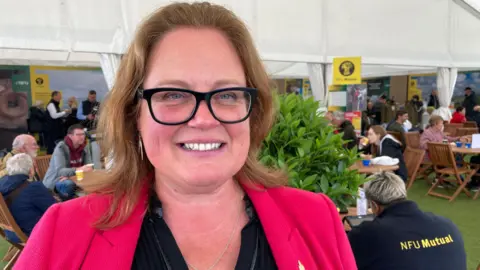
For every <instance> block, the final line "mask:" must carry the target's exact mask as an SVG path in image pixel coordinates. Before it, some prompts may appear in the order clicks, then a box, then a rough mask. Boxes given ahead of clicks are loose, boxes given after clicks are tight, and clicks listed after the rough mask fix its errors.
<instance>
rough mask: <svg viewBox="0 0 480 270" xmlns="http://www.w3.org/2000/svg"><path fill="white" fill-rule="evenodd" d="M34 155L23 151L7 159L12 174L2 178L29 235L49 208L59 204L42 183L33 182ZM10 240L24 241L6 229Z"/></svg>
mask: <svg viewBox="0 0 480 270" xmlns="http://www.w3.org/2000/svg"><path fill="white" fill-rule="evenodd" d="M33 164H34V162H33V160H32V157H31V156H30V155H28V154H25V153H20V154H17V155H15V156H13V157H12V158H10V159H9V160H8V161H7V172H8V174H7V175H6V176H4V177H2V178H0V192H1V193H2V196H3V197H4V199H5V202H6V203H7V206H8V209H9V210H10V212H11V213H12V216H13V218H14V219H15V222H16V223H17V224H18V226H19V227H20V229H21V230H22V231H23V232H24V233H25V234H26V235H27V236H29V235H30V234H31V233H32V230H33V227H35V225H36V224H37V222H38V221H39V220H40V218H41V217H42V216H43V214H44V213H45V212H46V211H47V209H48V208H49V207H50V206H52V205H53V204H54V203H56V200H55V199H54V197H53V196H52V194H51V193H50V191H49V190H48V189H47V188H46V187H45V186H44V185H43V184H42V182H30V180H31V179H32V177H33V175H34V165H33ZM6 235H7V239H9V240H11V241H13V242H17V243H18V242H20V241H19V239H18V237H17V236H16V235H15V233H13V232H10V231H6Z"/></svg>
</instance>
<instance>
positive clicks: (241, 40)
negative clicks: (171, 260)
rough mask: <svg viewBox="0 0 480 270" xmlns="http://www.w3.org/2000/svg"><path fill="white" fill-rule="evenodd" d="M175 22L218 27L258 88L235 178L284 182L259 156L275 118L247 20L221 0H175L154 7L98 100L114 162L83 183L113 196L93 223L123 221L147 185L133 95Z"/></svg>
mask: <svg viewBox="0 0 480 270" xmlns="http://www.w3.org/2000/svg"><path fill="white" fill-rule="evenodd" d="M179 27H193V28H214V29H217V30H218V31H221V32H222V33H223V34H224V35H225V36H226V37H227V38H228V39H229V41H230V42H231V43H232V45H233V46H234V47H235V49H236V51H237V53H238V55H239V57H240V59H241V62H242V65H243V68H244V72H245V76H246V79H247V86H248V87H254V88H257V89H258V98H257V100H256V101H255V103H254V106H253V110H252V113H251V115H250V141H251V144H250V150H249V153H248V157H247V160H246V162H245V165H244V166H243V168H242V169H241V170H240V172H239V173H238V175H236V179H239V180H240V179H241V181H242V182H243V183H248V184H260V185H263V186H265V187H273V186H279V185H283V184H285V183H286V180H287V178H286V176H285V174H283V173H282V172H279V171H273V170H270V169H267V168H265V167H264V166H262V165H261V164H260V163H259V162H258V160H257V155H258V151H259V149H260V147H261V145H262V141H263V139H264V138H265V136H266V135H267V134H268V132H269V130H270V128H271V126H272V124H273V122H274V120H275V119H274V108H273V99H272V91H271V88H270V80H269V77H268V75H267V73H266V71H265V68H264V67H263V64H262V61H261V59H260V57H259V55H258V53H257V51H256V49H255V46H254V43H253V40H252V37H251V35H250V33H249V31H248V30H247V28H246V26H245V25H244V23H243V22H242V21H241V20H240V19H239V18H238V17H237V16H236V15H235V14H234V13H233V12H231V11H229V10H227V9H225V8H224V7H221V6H219V5H214V4H210V3H206V2H204V3H192V4H189V3H174V4H171V5H168V6H166V7H164V8H161V9H159V10H157V11H155V12H154V13H153V14H152V15H150V16H149V17H148V18H147V19H146V20H145V21H144V22H143V23H142V24H141V25H140V26H139V28H138V29H137V32H136V35H135V38H134V40H133V41H132V44H131V45H130V47H129V49H128V51H127V53H126V54H125V55H124V56H123V58H122V61H121V64H120V67H119V70H118V73H117V76H116V81H115V85H114V86H113V89H112V90H111V91H110V93H109V95H108V97H107V98H106V100H105V101H104V102H103V104H102V108H101V113H100V120H99V123H98V128H97V130H98V132H99V134H101V136H102V140H101V142H100V144H101V148H102V152H103V153H105V154H108V153H109V154H108V155H107V156H108V157H109V159H111V160H112V161H113V164H114V165H113V166H112V168H110V169H109V171H108V173H106V174H104V175H103V176H101V175H97V179H92V180H94V181H89V182H90V183H88V184H87V183H85V184H86V185H85V186H84V188H85V189H86V190H87V191H89V192H95V193H100V194H109V195H111V196H112V203H111V205H110V207H109V209H108V211H107V212H106V213H105V214H104V215H103V216H102V217H101V218H100V219H99V220H98V221H97V223H96V224H95V225H96V226H97V227H98V228H103V229H107V228H112V227H115V226H118V225H120V224H122V223H123V222H125V221H126V219H127V218H128V217H129V215H130V214H131V213H132V211H133V209H134V208H135V206H136V204H137V202H138V198H139V195H140V192H141V190H142V188H143V187H145V185H147V184H146V183H145V181H146V178H145V176H146V175H147V174H148V173H149V172H151V171H152V170H153V166H152V164H151V163H150V162H149V161H148V159H147V157H146V156H145V155H144V154H143V155H144V156H143V157H142V156H141V152H140V151H139V143H138V142H139V140H138V130H137V125H136V119H137V117H138V114H139V109H140V102H138V101H137V100H136V90H137V89H138V88H139V87H141V85H142V83H143V80H144V78H145V73H146V63H147V60H148V58H149V56H150V54H151V50H152V48H153V46H154V45H155V44H156V43H157V42H159V41H160V40H161V38H162V37H163V36H164V35H165V34H166V33H167V32H169V31H173V30H174V29H177V28H179ZM148 184H150V185H151V183H148ZM150 187H151V186H150Z"/></svg>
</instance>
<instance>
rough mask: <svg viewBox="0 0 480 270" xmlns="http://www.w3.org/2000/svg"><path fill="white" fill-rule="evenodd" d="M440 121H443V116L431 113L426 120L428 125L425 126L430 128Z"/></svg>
mask: <svg viewBox="0 0 480 270" xmlns="http://www.w3.org/2000/svg"><path fill="white" fill-rule="evenodd" d="M440 122H442V123H443V118H442V117H441V116H440V115H432V117H430V119H429V120H428V127H427V128H431V127H433V126H436V125H437V124H438V123H440Z"/></svg>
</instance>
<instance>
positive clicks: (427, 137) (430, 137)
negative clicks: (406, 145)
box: [420, 115, 463, 150]
mask: <svg viewBox="0 0 480 270" xmlns="http://www.w3.org/2000/svg"><path fill="white" fill-rule="evenodd" d="M443 127H444V126H443V118H442V117H441V116H438V115H433V116H432V117H430V120H429V121H428V126H427V128H426V129H425V130H424V131H423V133H422V136H420V148H422V149H425V150H428V145H427V143H429V142H435V143H441V142H443V140H447V141H448V142H455V141H457V140H460V139H462V140H463V138H460V137H450V136H446V135H445V134H444V133H443Z"/></svg>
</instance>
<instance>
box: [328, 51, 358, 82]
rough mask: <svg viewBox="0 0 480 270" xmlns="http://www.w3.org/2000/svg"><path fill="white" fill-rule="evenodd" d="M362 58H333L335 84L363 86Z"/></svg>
mask: <svg viewBox="0 0 480 270" xmlns="http://www.w3.org/2000/svg"><path fill="white" fill-rule="evenodd" d="M361 83H362V58H361V57H339V58H333V84H334V85H345V84H361Z"/></svg>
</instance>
